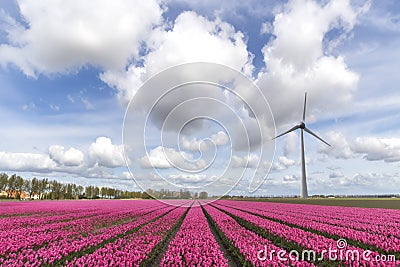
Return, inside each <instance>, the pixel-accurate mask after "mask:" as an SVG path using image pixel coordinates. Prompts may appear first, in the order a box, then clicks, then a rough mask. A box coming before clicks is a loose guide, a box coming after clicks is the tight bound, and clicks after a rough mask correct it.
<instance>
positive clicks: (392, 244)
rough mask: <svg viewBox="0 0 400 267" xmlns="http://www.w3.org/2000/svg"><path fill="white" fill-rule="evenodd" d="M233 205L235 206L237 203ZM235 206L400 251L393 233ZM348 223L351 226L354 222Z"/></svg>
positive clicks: (391, 250)
mask: <svg viewBox="0 0 400 267" xmlns="http://www.w3.org/2000/svg"><path fill="white" fill-rule="evenodd" d="M219 203H221V202H219ZM223 203H224V202H222V203H221V204H223ZM225 203H226V202H225ZM233 204H234V205H235V203H233ZM235 206H236V207H237V208H240V209H242V210H247V211H251V212H255V213H258V214H260V215H263V216H266V217H268V218H272V219H278V220H281V221H284V222H286V223H290V224H294V225H297V226H299V227H303V228H307V229H312V230H316V231H320V232H324V233H328V234H330V235H338V236H340V237H342V238H346V239H351V240H357V241H360V242H362V243H364V244H367V245H372V246H375V247H378V248H381V249H384V250H386V251H387V252H393V251H400V238H397V237H396V236H395V235H394V233H392V232H391V231H383V232H381V233H371V232H368V231H361V230H355V229H353V228H349V227H344V226H341V225H334V224H326V223H320V222H317V221H313V220H310V219H309V218H308V217H307V216H291V214H277V213H273V212H270V210H267V209H265V210H260V209H261V208H262V205H260V206H259V207H258V209H257V210H254V208H251V207H250V206H248V204H247V205H243V204H242V202H241V205H237V204H236V205H235ZM333 209H334V208H333ZM292 214H293V211H292ZM375 216H377V215H375ZM348 223H350V224H351V223H352V222H348ZM353 224H356V223H353Z"/></svg>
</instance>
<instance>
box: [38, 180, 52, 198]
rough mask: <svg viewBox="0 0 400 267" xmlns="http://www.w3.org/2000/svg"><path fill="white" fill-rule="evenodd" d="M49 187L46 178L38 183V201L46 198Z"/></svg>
mask: <svg viewBox="0 0 400 267" xmlns="http://www.w3.org/2000/svg"><path fill="white" fill-rule="evenodd" d="M49 187H50V186H49V180H48V179H47V178H44V179H42V180H40V181H39V182H38V191H39V194H40V199H44V198H45V197H46V194H47V193H48V190H49Z"/></svg>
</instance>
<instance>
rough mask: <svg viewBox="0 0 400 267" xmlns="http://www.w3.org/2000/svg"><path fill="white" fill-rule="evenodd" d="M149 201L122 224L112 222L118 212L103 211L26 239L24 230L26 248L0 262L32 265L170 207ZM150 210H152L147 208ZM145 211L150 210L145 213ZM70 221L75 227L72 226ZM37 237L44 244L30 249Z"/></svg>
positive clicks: (89, 244) (90, 243)
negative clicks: (99, 216)
mask: <svg viewBox="0 0 400 267" xmlns="http://www.w3.org/2000/svg"><path fill="white" fill-rule="evenodd" d="M149 204H150V203H146V204H145V205H147V206H148V208H149V209H148V210H142V209H139V211H137V212H136V214H135V215H134V216H132V214H130V216H131V218H132V219H134V218H136V219H135V220H133V221H132V219H131V220H130V221H129V222H126V223H123V224H117V225H114V224H115V223H116V222H118V219H121V218H120V217H118V216H110V215H107V217H103V218H96V220H90V219H85V220H78V221H77V223H76V224H74V223H73V222H70V225H67V227H65V228H62V229H57V228H54V229H49V231H48V232H46V233H43V234H42V235H41V236H40V235H39V236H35V237H34V238H32V239H27V238H28V237H29V235H28V233H27V235H26V236H25V238H24V239H21V240H20V241H21V243H22V247H27V248H26V249H23V250H19V251H18V253H15V252H13V253H8V254H7V255H4V257H3V258H0V263H1V262H2V261H3V264H5V265H7V264H9V265H10V266H15V265H14V263H15V262H24V261H27V262H30V263H32V264H33V265H32V266H35V263H38V262H41V263H52V262H55V261H57V260H60V259H61V258H62V257H64V256H67V255H68V254H70V253H77V252H79V251H81V250H84V249H86V248H89V247H92V246H96V245H98V244H101V243H102V242H103V241H104V240H107V239H110V238H112V237H114V236H117V235H119V234H123V233H125V232H126V231H129V230H130V229H133V228H135V227H137V226H139V225H141V224H143V223H146V222H148V221H150V220H152V219H154V218H156V217H158V216H160V215H162V214H163V213H165V212H167V211H169V210H171V209H172V208H171V207H168V206H164V208H161V209H160V206H159V205H158V203H156V202H155V203H154V204H157V205H155V207H153V208H152V207H151V206H152V205H149ZM135 208H137V207H135ZM152 210H153V212H151V211H152ZM147 212H150V213H148V214H146V213H147ZM116 213H118V212H116ZM145 214H146V215H145ZM92 219H93V218H92ZM125 219H126V218H125ZM73 225H75V226H76V227H75V228H74V227H72V226H73ZM96 225H99V226H100V225H101V226H106V227H105V228H99V229H98V230H97V231H94V232H93V231H92V230H93V226H96ZM107 226H108V227H107ZM46 238H47V239H46ZM37 240H40V241H42V243H41V244H42V245H43V244H47V245H44V246H42V247H40V248H38V249H34V247H32V246H31V244H30V242H32V241H33V242H37ZM50 241H51V242H50ZM37 243H39V242H37Z"/></svg>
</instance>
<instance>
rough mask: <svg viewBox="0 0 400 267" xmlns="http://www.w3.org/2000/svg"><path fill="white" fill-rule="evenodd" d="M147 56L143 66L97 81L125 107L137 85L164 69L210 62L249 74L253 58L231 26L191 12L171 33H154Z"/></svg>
mask: <svg viewBox="0 0 400 267" xmlns="http://www.w3.org/2000/svg"><path fill="white" fill-rule="evenodd" d="M147 46H148V49H149V50H150V52H149V53H148V54H146V55H145V56H144V57H143V59H142V60H143V66H137V65H135V64H132V65H130V66H129V67H128V70H127V71H126V72H125V71H122V72H121V71H106V72H104V73H103V74H101V76H100V78H101V79H102V80H103V81H104V82H106V83H107V84H109V85H110V86H112V87H115V88H116V89H117V90H118V91H119V98H120V100H121V101H122V102H123V103H124V102H125V103H126V102H127V101H129V100H130V99H131V97H132V96H133V95H134V94H135V92H136V91H137V89H138V88H139V87H140V85H141V84H142V83H143V82H144V81H145V80H146V79H148V78H150V77H151V76H152V75H154V74H156V73H157V72H159V71H162V70H163V69H165V68H167V67H170V66H174V65H177V64H182V63H188V62H198V61H201V62H213V63H220V64H224V65H228V66H230V67H232V68H234V69H237V70H243V71H244V72H245V73H247V74H249V75H250V74H251V72H252V69H253V66H252V64H251V61H252V55H251V54H250V53H249V52H248V51H247V45H246V42H245V39H244V35H243V34H242V33H241V32H239V31H235V29H234V28H233V26H232V25H230V24H228V23H226V22H223V21H221V20H220V19H216V20H214V21H210V20H208V19H206V18H204V17H202V16H199V15H197V14H196V13H194V12H184V13H182V14H180V15H179V16H178V17H177V18H176V20H175V23H174V25H173V28H172V29H168V28H166V29H164V28H163V27H160V28H158V29H157V30H154V31H153V32H152V34H151V35H150V38H149V39H148V41H147Z"/></svg>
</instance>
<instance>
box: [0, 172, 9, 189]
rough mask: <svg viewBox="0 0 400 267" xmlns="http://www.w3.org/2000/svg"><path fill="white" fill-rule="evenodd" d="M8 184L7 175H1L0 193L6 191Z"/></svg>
mask: <svg viewBox="0 0 400 267" xmlns="http://www.w3.org/2000/svg"><path fill="white" fill-rule="evenodd" d="M7 184H8V175H7V173H4V172H3V173H1V174H0V191H3V190H6V188H7Z"/></svg>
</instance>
